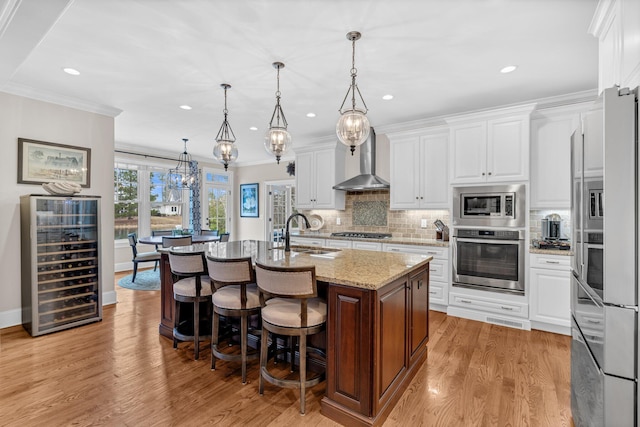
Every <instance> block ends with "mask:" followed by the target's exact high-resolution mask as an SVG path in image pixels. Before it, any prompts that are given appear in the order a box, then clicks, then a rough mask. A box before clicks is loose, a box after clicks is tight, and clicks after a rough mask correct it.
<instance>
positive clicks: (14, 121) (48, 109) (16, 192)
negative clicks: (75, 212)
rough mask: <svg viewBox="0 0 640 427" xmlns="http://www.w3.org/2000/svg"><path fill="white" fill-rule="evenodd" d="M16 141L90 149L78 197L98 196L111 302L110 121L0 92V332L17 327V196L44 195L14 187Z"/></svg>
mask: <svg viewBox="0 0 640 427" xmlns="http://www.w3.org/2000/svg"><path fill="white" fill-rule="evenodd" d="M18 138H29V139H34V140H38V141H47V142H55V143H60V144H68V145H74V146H79V147H89V148H91V188H85V189H83V190H82V192H81V193H80V194H85V195H98V196H101V197H102V201H101V203H102V226H101V234H102V237H103V239H102V244H101V247H100V249H101V252H102V272H101V274H100V279H101V285H102V294H103V303H105V304H113V303H115V302H116V293H115V289H114V273H113V264H114V259H113V239H112V238H110V237H111V236H113V147H114V119H113V117H109V116H105V115H102V114H95V113H89V112H85V111H80V110H76V109H73V108H68V107H62V106H59V105H55V104H51V103H47V102H42V101H36V100H33V99H29V98H24V97H20V96H15V95H10V94H7V93H4V92H0V147H2V153H3V160H4V161H3V162H2V164H3V167H2V168H0V182H2V191H0V206H2V209H0V271H2V275H3V280H2V284H1V285H0V328H4V327H7V326H12V325H18V324H20V323H21V321H22V320H21V297H20V288H21V282H20V281H21V274H20V196H21V195H23V194H46V192H45V191H44V190H43V189H42V187H40V186H36V185H27V184H17V177H18Z"/></svg>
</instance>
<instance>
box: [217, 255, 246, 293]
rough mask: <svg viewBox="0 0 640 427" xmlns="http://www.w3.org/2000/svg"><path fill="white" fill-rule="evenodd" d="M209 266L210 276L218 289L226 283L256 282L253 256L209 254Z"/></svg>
mask: <svg viewBox="0 0 640 427" xmlns="http://www.w3.org/2000/svg"><path fill="white" fill-rule="evenodd" d="M207 267H208V269H209V277H211V280H212V282H213V283H214V284H215V286H216V289H220V288H221V287H223V286H226V285H240V284H250V283H255V282H256V279H255V274H254V271H253V265H252V263H251V257H244V258H234V259H227V258H224V259H222V258H213V257H211V256H207Z"/></svg>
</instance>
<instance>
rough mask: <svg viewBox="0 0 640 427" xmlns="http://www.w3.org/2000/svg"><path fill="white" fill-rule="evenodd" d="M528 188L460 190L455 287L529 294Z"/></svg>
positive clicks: (455, 213)
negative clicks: (526, 273) (526, 265)
mask: <svg viewBox="0 0 640 427" xmlns="http://www.w3.org/2000/svg"><path fill="white" fill-rule="evenodd" d="M524 213H525V187H524V184H518V185H492V186H475V187H455V188H454V197H453V225H454V232H453V238H452V242H453V256H452V262H453V270H452V272H453V286H458V287H466V288H475V289H482V290H488V291H494V292H505V293H513V294H520V295H523V294H524V259H525V256H526V254H525V246H526V245H525V225H526V220H525V215H524Z"/></svg>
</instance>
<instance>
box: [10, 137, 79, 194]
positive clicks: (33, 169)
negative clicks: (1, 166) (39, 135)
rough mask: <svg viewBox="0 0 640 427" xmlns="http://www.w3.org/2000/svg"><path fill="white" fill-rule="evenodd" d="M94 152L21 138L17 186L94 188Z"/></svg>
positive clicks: (19, 141) (19, 140) (19, 139)
mask: <svg viewBox="0 0 640 427" xmlns="http://www.w3.org/2000/svg"><path fill="white" fill-rule="evenodd" d="M90 166H91V149H90V148H84V147H74V146H72V145H64V144H55V143H53V142H44V141H35V140H32V139H25V138H18V184H36V185H40V184H44V183H47V182H74V183H76V184H80V186H82V187H85V188H88V187H90V185H91V170H90Z"/></svg>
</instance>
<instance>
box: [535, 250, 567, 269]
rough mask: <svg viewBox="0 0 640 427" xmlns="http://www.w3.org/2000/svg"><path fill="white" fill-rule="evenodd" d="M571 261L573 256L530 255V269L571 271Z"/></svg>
mask: <svg viewBox="0 0 640 427" xmlns="http://www.w3.org/2000/svg"><path fill="white" fill-rule="evenodd" d="M571 259H572V258H571V256H564V255H545V254H529V261H530V265H529V267H531V268H546V269H550V270H566V271H569V270H570V269H571Z"/></svg>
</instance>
